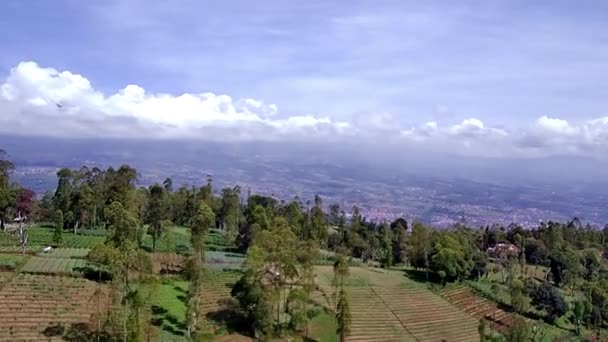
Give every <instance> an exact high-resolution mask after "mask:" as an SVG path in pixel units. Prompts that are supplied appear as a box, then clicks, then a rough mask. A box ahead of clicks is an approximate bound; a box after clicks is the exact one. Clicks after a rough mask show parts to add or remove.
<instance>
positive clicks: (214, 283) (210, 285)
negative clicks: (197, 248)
mask: <svg viewBox="0 0 608 342" xmlns="http://www.w3.org/2000/svg"><path fill="white" fill-rule="evenodd" d="M240 276H241V272H238V271H223V272H208V274H206V275H205V276H204V280H203V287H202V289H201V304H200V312H201V314H202V316H204V317H205V318H204V320H203V322H202V324H201V326H202V329H203V332H204V333H209V334H213V335H215V334H218V333H222V332H223V331H222V329H223V326H222V324H220V322H222V313H223V311H224V310H227V311H230V309H231V307H232V306H234V305H235V304H234V302H233V300H232V297H231V295H230V291H231V289H232V286H233V285H234V284H235V283H236V281H237V280H238V279H239V277H240Z"/></svg>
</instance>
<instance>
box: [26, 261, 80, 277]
mask: <svg viewBox="0 0 608 342" xmlns="http://www.w3.org/2000/svg"><path fill="white" fill-rule="evenodd" d="M87 266H89V263H88V262H87V261H86V260H83V259H69V258H58V257H53V258H42V257H31V258H30V259H29V260H28V261H27V263H26V264H25V265H24V266H23V268H21V272H25V273H39V274H66V275H69V274H77V273H78V272H79V269H82V268H85V267H87Z"/></svg>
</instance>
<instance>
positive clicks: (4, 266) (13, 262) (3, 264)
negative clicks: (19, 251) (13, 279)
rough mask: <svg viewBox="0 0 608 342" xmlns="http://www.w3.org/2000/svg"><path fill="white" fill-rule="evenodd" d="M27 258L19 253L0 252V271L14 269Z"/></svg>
mask: <svg viewBox="0 0 608 342" xmlns="http://www.w3.org/2000/svg"><path fill="white" fill-rule="evenodd" d="M26 260H27V258H26V257H22V256H20V255H7V254H0V271H15V270H17V269H19V267H20V266H21V265H23V263H25V261H26Z"/></svg>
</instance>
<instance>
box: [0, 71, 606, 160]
mask: <svg viewBox="0 0 608 342" xmlns="http://www.w3.org/2000/svg"><path fill="white" fill-rule="evenodd" d="M397 117H398V116H397V115H393V114H392V113H386V112H381V113H371V114H370V113H365V114H357V115H353V117H352V119H351V120H345V121H338V120H334V119H332V117H331V115H325V114H324V115H297V116H289V115H287V114H286V113H281V112H280V110H279V108H277V106H276V105H274V104H271V103H266V102H264V101H261V100H257V99H252V98H245V99H239V100H235V99H233V98H231V97H230V96H228V95H218V94H214V93H210V92H206V93H200V94H192V93H184V94H181V95H173V94H168V93H148V92H147V91H146V90H145V89H144V88H142V87H140V86H138V85H134V84H130V85H127V86H125V87H124V88H122V89H120V90H118V91H117V92H116V93H114V94H110V95H106V94H103V93H102V92H100V91H98V90H96V89H95V88H94V87H93V86H92V84H91V82H90V81H89V80H88V79H87V78H86V77H84V76H82V75H78V74H75V73H72V72H70V71H58V70H55V69H53V68H45V67H41V66H39V65H38V64H37V63H35V62H21V63H19V64H18V65H17V66H16V67H14V68H12V69H11V70H10V73H9V74H8V76H7V77H6V78H5V80H4V81H3V82H2V83H1V85H0V132H2V133H10V134H21V135H45V136H72V137H112V138H156V139H180V138H188V139H201V140H216V141H250V140H269V141H314V142H324V141H327V142H335V141H340V142H345V143H346V142H355V141H356V142H365V143H369V144H376V145H377V146H378V147H382V146H383V145H384V144H391V146H397V147H400V146H402V147H404V148H406V147H408V148H411V147H428V148H435V149H438V150H441V151H444V152H449V153H457V154H467V155H474V156H492V157H505V156H508V157H512V156H523V157H537V156H547V155H585V156H595V157H605V156H607V155H608V116H607V117H600V118H595V119H591V120H587V121H584V122H578V123H573V122H569V121H567V120H563V119H560V118H555V117H550V116H546V115H544V116H540V117H539V118H538V119H537V120H536V121H535V122H532V123H529V124H528V125H526V126H525V127H502V126H497V125H489V124H487V123H484V122H482V121H481V120H479V119H477V118H466V119H463V120H461V121H460V122H445V123H444V122H437V121H429V122H426V123H421V124H419V125H416V126H413V127H408V126H404V125H402V124H401V123H400V122H399V121H398V120H397V119H396V118H397Z"/></svg>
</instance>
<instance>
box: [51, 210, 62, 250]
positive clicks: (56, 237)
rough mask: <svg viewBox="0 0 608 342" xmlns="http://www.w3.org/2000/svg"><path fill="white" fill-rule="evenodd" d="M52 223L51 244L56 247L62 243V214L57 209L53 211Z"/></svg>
mask: <svg viewBox="0 0 608 342" xmlns="http://www.w3.org/2000/svg"><path fill="white" fill-rule="evenodd" d="M53 221H54V222H55V230H54V233H53V242H54V243H55V244H57V245H61V243H62V242H63V212H61V210H60V209H57V210H56V211H55V215H54V217H53Z"/></svg>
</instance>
